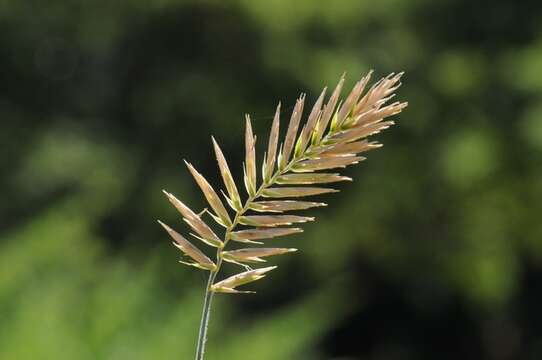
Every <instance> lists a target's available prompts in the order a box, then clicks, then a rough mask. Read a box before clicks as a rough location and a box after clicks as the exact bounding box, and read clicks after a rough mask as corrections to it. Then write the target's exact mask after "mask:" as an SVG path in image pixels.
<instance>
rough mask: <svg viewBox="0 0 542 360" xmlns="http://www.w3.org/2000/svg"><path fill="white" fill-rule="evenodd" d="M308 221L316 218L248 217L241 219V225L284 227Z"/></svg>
mask: <svg viewBox="0 0 542 360" xmlns="http://www.w3.org/2000/svg"><path fill="white" fill-rule="evenodd" d="M307 221H314V218H313V217H307V216H297V215H246V216H241V217H240V218H239V223H240V224H243V225H249V226H256V227H260V226H261V227H275V226H284V225H292V224H295V223H304V222H307Z"/></svg>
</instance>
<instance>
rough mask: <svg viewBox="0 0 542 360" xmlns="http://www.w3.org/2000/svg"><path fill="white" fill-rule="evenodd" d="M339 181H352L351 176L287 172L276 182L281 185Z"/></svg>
mask: <svg viewBox="0 0 542 360" xmlns="http://www.w3.org/2000/svg"><path fill="white" fill-rule="evenodd" d="M339 181H352V178H350V177H347V176H341V175H340V174H325V173H307V174H287V175H282V176H279V177H278V178H277V184H281V185H310V184H329V183H334V182H339Z"/></svg>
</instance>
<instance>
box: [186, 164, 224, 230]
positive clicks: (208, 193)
mask: <svg viewBox="0 0 542 360" xmlns="http://www.w3.org/2000/svg"><path fill="white" fill-rule="evenodd" d="M185 163H186V166H187V167H188V170H190V172H191V173H192V176H193V177H194V179H195V180H196V182H197V183H198V185H199V187H200V188H201V191H202V192H203V195H204V196H205V198H206V199H207V202H208V203H209V205H211V208H213V210H214V211H215V213H216V215H217V216H218V217H219V219H220V220H221V223H222V225H224V226H230V225H231V220H230V216H229V215H228V211H227V210H226V208H225V207H224V204H222V201H220V198H219V197H218V195H217V193H216V192H215V190H214V189H213V188H212V186H211V185H210V184H209V182H208V181H207V180H206V179H205V178H204V177H203V176H202V175H201V174H200V173H199V172H197V170H196V169H194V167H193V166H192V164H190V163H188V162H186V161H185Z"/></svg>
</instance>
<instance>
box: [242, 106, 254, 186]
mask: <svg viewBox="0 0 542 360" xmlns="http://www.w3.org/2000/svg"><path fill="white" fill-rule="evenodd" d="M245 118H246V131H245V152H246V160H245V185H246V188H247V192H248V194H249V195H250V196H254V194H256V148H255V146H256V139H255V137H254V134H253V132H252V125H251V123H250V117H249V116H248V115H246V117H245Z"/></svg>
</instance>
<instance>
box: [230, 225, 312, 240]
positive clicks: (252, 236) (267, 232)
mask: <svg viewBox="0 0 542 360" xmlns="http://www.w3.org/2000/svg"><path fill="white" fill-rule="evenodd" d="M301 232H303V229H300V228H273V229H249V230H240V231H234V232H232V233H231V239H232V240H234V241H239V242H246V240H249V241H252V240H263V239H271V238H275V237H279V236H287V235H292V234H297V233H301Z"/></svg>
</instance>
